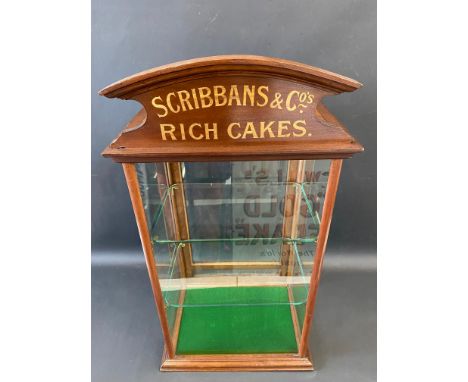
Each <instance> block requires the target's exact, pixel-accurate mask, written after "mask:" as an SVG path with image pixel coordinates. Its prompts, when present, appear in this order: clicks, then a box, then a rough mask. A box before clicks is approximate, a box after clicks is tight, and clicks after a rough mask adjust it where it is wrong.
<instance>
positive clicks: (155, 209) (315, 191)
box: [141, 182, 326, 244]
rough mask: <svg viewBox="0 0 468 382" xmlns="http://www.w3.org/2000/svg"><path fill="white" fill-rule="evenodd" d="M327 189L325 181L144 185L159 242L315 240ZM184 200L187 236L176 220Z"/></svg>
mask: <svg viewBox="0 0 468 382" xmlns="http://www.w3.org/2000/svg"><path fill="white" fill-rule="evenodd" d="M325 191H326V183H325V182H313V183H312V182H307V183H286V182H283V183H272V182H266V183H254V182H252V183H235V184H230V183H228V182H225V183H184V184H174V185H171V186H166V185H156V184H153V185H142V186H141V193H142V195H144V196H145V197H144V198H143V199H144V201H145V210H146V212H147V219H148V223H149V226H150V229H151V237H152V240H153V243H154V244H169V243H180V242H184V241H186V240H190V241H191V242H200V243H202V242H206V243H208V242H210V241H217V240H225V241H231V242H242V241H247V240H250V241H251V240H258V241H262V242H264V243H268V242H271V241H275V240H278V239H282V240H299V239H300V241H301V242H303V241H306V242H307V241H315V239H316V236H317V234H318V228H319V226H320V214H321V209H322V205H323V200H324V196H325ZM181 203H182V204H185V210H186V221H185V222H183V223H184V224H186V225H187V226H188V232H189V234H187V235H185V236H184V233H183V232H181V231H180V228H179V227H180V225H181V224H180V222H178V223H177V222H176V219H177V218H176V216H177V215H178V214H177V211H176V210H175V209H176V207H175V206H177V205H178V206H180V205H181ZM179 219H180V217H179Z"/></svg>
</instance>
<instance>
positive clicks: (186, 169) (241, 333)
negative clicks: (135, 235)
mask: <svg viewBox="0 0 468 382" xmlns="http://www.w3.org/2000/svg"><path fill="white" fill-rule="evenodd" d="M302 165H303V167H302V168H303V173H302V174H297V176H293V177H292V176H291V174H290V173H288V171H290V164H288V162H287V161H268V162H259V161H254V162H224V163H177V164H155V163H148V164H137V169H138V179H139V183H140V184H139V185H140V192H141V196H142V199H143V203H144V208H145V213H146V219H147V224H148V227H147V228H148V231H149V233H150V235H151V239H152V244H153V252H154V256H155V260H156V265H157V271H158V276H159V279H160V286H161V290H162V294H163V301H164V304H165V307H166V317H167V321H168V323H169V327H170V331H171V335H172V337H173V342H174V346H175V347H176V353H177V354H240V353H294V352H297V346H298V342H299V340H300V336H301V332H302V327H303V322H304V317H305V307H306V303H307V298H308V294H309V284H310V276H311V273H312V269H313V265H314V256H315V250H316V240H317V236H318V232H319V228H320V222H321V215H322V209H323V202H324V198H325V192H326V187H327V181H328V171H329V165H330V161H328V160H324V161H304V163H302ZM171 166H173V167H172V170H171V169H170V167H171ZM174 166H175V167H174ZM174 168H176V171H178V172H179V173H180V176H176V177H173V175H171V174H168V172H170V171H173V169H174ZM174 178H178V182H177V183H173V182H172V183H171V179H174ZM291 178H295V179H296V180H297V181H294V182H291V181H289V182H288V181H287V180H288V179H291ZM180 180H182V182H181V181H180Z"/></svg>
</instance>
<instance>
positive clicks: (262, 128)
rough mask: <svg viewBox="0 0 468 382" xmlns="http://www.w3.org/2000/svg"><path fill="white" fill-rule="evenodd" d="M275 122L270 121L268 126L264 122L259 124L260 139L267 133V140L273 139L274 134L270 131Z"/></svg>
mask: <svg viewBox="0 0 468 382" xmlns="http://www.w3.org/2000/svg"><path fill="white" fill-rule="evenodd" d="M274 123H275V121H271V122H269V123H268V124H265V122H264V121H262V122H260V138H265V132H268V135H269V138H274V137H275V134H273V131H272V130H271V126H273V124H274Z"/></svg>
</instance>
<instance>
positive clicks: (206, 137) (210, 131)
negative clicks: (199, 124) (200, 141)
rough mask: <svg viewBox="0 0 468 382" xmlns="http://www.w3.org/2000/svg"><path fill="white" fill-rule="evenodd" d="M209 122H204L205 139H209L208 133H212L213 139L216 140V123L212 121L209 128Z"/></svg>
mask: <svg viewBox="0 0 468 382" xmlns="http://www.w3.org/2000/svg"><path fill="white" fill-rule="evenodd" d="M209 126H210V124H209V123H205V139H207V140H210V133H213V139H214V140H217V139H218V124H217V123H213V127H212V128H211V129H210V128H209Z"/></svg>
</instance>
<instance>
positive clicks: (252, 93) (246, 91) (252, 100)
mask: <svg viewBox="0 0 468 382" xmlns="http://www.w3.org/2000/svg"><path fill="white" fill-rule="evenodd" d="M247 96H249V99H250V106H254V105H255V85H252V87H249V85H244V97H243V100H242V105H244V106H247Z"/></svg>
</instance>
